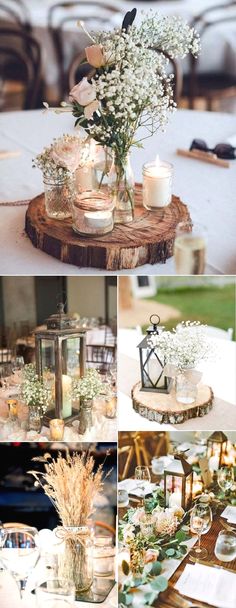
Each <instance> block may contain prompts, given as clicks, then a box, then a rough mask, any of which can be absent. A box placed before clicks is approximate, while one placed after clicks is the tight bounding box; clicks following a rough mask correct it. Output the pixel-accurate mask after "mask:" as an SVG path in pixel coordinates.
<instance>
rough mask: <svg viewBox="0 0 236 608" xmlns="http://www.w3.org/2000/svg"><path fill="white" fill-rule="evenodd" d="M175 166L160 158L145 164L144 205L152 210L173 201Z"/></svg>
mask: <svg viewBox="0 0 236 608" xmlns="http://www.w3.org/2000/svg"><path fill="white" fill-rule="evenodd" d="M172 174H173V167H172V165H171V164H170V163H166V162H163V161H160V160H159V157H158V156H157V158H156V161H155V162H152V163H146V164H145V165H143V205H144V207H146V209H149V210H152V209H157V208H158V207H166V205H169V203H170V202H171V195H172Z"/></svg>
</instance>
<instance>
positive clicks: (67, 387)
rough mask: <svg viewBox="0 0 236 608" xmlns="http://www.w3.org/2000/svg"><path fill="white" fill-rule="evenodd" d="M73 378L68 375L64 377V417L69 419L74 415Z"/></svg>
mask: <svg viewBox="0 0 236 608" xmlns="http://www.w3.org/2000/svg"><path fill="white" fill-rule="evenodd" d="M71 382H72V381H71V378H70V376H67V375H66V374H63V376H62V416H63V418H68V416H71V414H72V398H71Z"/></svg>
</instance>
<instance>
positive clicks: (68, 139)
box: [33, 135, 89, 181]
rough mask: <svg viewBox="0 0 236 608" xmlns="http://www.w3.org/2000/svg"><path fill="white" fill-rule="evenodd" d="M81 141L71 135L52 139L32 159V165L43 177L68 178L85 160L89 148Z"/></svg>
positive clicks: (57, 179) (59, 179) (58, 179)
mask: <svg viewBox="0 0 236 608" xmlns="http://www.w3.org/2000/svg"><path fill="white" fill-rule="evenodd" d="M82 141H83V140H81V138H79V137H77V136H73V135H63V136H62V137H59V138H58V139H54V140H53V142H52V144H51V145H50V146H47V147H45V148H44V150H43V151H42V152H41V154H38V155H37V156H36V157H35V158H34V159H33V167H37V168H38V169H40V171H42V173H43V176H44V178H45V179H54V180H56V181H61V180H63V179H66V178H67V179H70V178H71V175H72V174H73V173H74V172H75V171H76V169H77V168H78V167H79V166H80V165H81V166H82V165H83V164H84V163H85V162H86V160H87V156H88V154H89V148H88V147H86V146H84V145H83V143H82Z"/></svg>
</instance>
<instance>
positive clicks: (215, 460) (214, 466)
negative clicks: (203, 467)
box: [209, 456, 220, 471]
mask: <svg viewBox="0 0 236 608" xmlns="http://www.w3.org/2000/svg"><path fill="white" fill-rule="evenodd" d="M219 464H220V458H219V456H211V458H209V469H210V471H217V470H218V468H219Z"/></svg>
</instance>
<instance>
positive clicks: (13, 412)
mask: <svg viewBox="0 0 236 608" xmlns="http://www.w3.org/2000/svg"><path fill="white" fill-rule="evenodd" d="M7 405H8V407H9V414H10V418H16V417H17V406H18V401H16V399H8V400H7Z"/></svg>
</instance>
